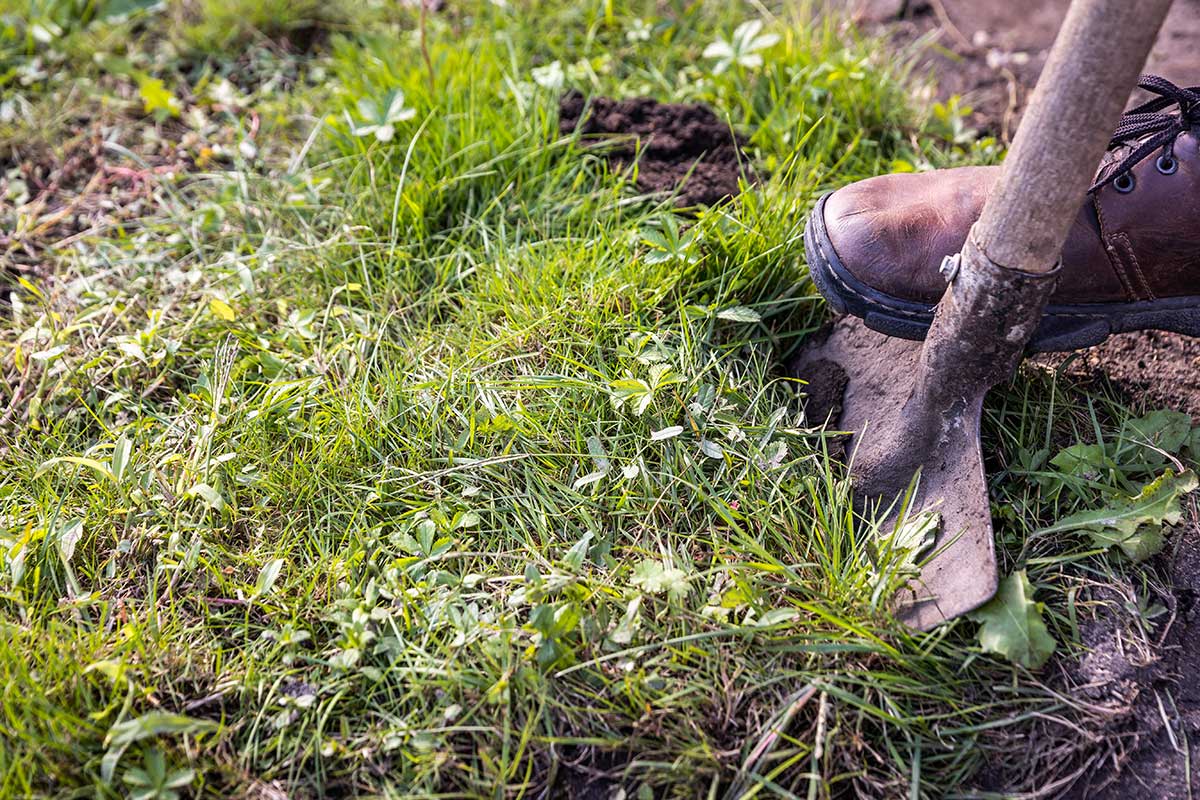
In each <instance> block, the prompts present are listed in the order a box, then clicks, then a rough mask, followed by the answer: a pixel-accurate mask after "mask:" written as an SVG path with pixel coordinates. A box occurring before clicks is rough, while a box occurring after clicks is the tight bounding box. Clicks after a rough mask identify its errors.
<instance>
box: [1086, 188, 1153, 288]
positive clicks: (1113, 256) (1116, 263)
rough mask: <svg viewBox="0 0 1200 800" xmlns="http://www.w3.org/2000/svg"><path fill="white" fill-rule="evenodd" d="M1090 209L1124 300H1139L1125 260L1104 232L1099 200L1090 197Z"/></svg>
mask: <svg viewBox="0 0 1200 800" xmlns="http://www.w3.org/2000/svg"><path fill="white" fill-rule="evenodd" d="M1092 207H1093V208H1094V209H1095V210H1096V221H1097V222H1098V223H1099V224H1100V243H1101V244H1102V245H1103V246H1104V254H1105V255H1106V256H1108V265H1109V267H1111V268H1112V271H1113V274H1115V275H1116V276H1117V280H1118V281H1120V282H1121V288H1122V289H1124V290H1125V299H1126V300H1130V301H1133V300H1141V299H1142V298H1141V297H1140V296H1139V295H1138V292H1137V291H1136V290H1135V289H1134V288H1133V281H1132V280H1130V277H1129V272H1128V268H1127V267H1126V266H1125V260H1124V259H1123V258H1121V254H1120V253H1118V252H1117V251H1116V250H1115V249H1114V248H1113V246H1112V239H1113V237H1111V236H1109V235H1108V233H1107V232H1106V229H1107V228H1108V226H1107V225H1106V224H1105V222H1104V208H1103V206H1101V205H1100V198H1099V197H1097V196H1096V195H1094V194H1093V195H1092Z"/></svg>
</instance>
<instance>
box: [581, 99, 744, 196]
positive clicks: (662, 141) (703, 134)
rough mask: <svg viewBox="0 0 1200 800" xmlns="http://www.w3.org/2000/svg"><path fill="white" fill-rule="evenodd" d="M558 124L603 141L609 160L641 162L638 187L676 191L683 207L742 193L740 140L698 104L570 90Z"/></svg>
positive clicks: (619, 163) (648, 190)
mask: <svg viewBox="0 0 1200 800" xmlns="http://www.w3.org/2000/svg"><path fill="white" fill-rule="evenodd" d="M558 124H559V129H560V130H561V132H562V133H563V134H564V135H566V134H570V133H573V132H575V131H576V130H578V131H579V133H581V134H583V135H584V136H585V137H587V138H588V139H589V140H592V141H594V142H596V143H597V144H598V145H603V153H604V156H605V157H606V158H607V159H608V160H609V163H610V164H612V165H614V166H615V167H618V168H624V167H627V166H629V165H631V164H633V163H634V161H637V186H638V189H639V190H641V191H643V192H646V193H647V194H659V193H662V194H670V193H672V192H676V193H677V194H676V203H677V205H679V206H680V207H686V206H696V205H712V204H714V203H717V202H720V201H721V200H724V199H725V198H727V197H732V196H734V195H736V194H737V193H738V177H739V175H741V174H742V164H743V163H745V161H746V159H744V158H743V157H742V156H741V146H742V142H741V141H740V140H739V138H738V137H737V136H736V135H735V134H734V133H733V132H732V131H731V130H730V129H729V125H728V124H726V123H725V122H723V121H721V119H720V118H719V117H718V116H717V115H716V114H714V113H713V112H712V110H711V109H708V108H706V107H705V106H703V105H701V104H699V103H686V104H676V103H659V102H657V101H656V100H652V99H651V98H649V97H635V98H632V99H628V100H614V99H612V98H608V97H592V98H585V97H584V96H583V95H582V94H580V93H579V92H577V91H571V92H568V93H567V94H566V95H564V96H563V98H562V100H561V102H560V103H559V123H558Z"/></svg>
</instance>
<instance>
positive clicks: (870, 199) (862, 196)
mask: <svg viewBox="0 0 1200 800" xmlns="http://www.w3.org/2000/svg"><path fill="white" fill-rule="evenodd" d="M994 169H995V168H989V167H964V168H960V169H954V170H943V171H940V172H929V173H901V174H896V175H881V176H879V177H876V178H869V179H867V180H864V181H859V182H858V183H854V184H850V185H849V186H845V187H842V188H841V189H838V190H837V191H836V192H834V193H833V194H831V195H829V196H828V198H826V201H825V204H824V227H825V231H826V236H827V239H828V245H829V247H830V248H831V249H832V251H833V253H834V254H836V257H837V260H838V261H839V262H840V266H841V267H842V269H843V270H844V271H845V272H848V273H849V274H850V275H851V276H853V278H854V279H855V280H857V281H858V282H859V283H861V284H864V285H865V286H868V287H870V288H871V289H873V290H874V291H875V292H877V293H881V294H884V295H887V296H889V297H892V298H895V299H898V300H904V301H908V302H916V303H929V304H933V303H936V302H937V301H938V299H939V298H940V297H941V296H942V293H943V292H944V290H945V287H946V284H945V281H944V279H943V278H942V276H941V273H940V271H939V267H940V266H941V263H942V259H943V258H944V257H945V256H948V255H952V254H954V253H957V252H958V251H959V250H960V249H962V245H963V243H964V242H965V241H966V237H967V231H968V230H969V229H970V226H971V224H972V223H973V222H974V221H975V219H976V218H977V217H978V216H979V211H980V210H981V208H982V206H983V200H984V198H985V197H986V194H987V190H988V188H990V186H991V183H992V180H994Z"/></svg>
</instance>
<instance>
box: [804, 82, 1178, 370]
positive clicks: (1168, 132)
mask: <svg viewBox="0 0 1200 800" xmlns="http://www.w3.org/2000/svg"><path fill="white" fill-rule="evenodd" d="M1138 85H1139V86H1141V87H1142V88H1144V89H1147V90H1148V91H1150V92H1153V93H1155V94H1157V95H1159V97H1157V98H1156V99H1154V100H1151V101H1150V102H1148V103H1144V104H1142V105H1140V106H1138V107H1137V108H1134V109H1133V110H1131V111H1129V112H1127V113H1126V114H1125V115H1124V116H1123V117H1122V118H1121V123H1120V125H1119V126H1118V128H1117V131H1116V133H1115V134H1113V139H1112V142H1111V143H1110V145H1109V152H1108V155H1107V156H1106V157H1105V160H1104V163H1103V164H1102V165H1101V168H1100V171H1099V173H1098V177H1097V179H1096V182H1095V183H1094V184H1093V186H1092V188H1091V189H1090V190H1089V191H1088V197H1087V201H1086V202H1085V203H1084V204H1083V207H1082V208H1080V209H1079V215H1078V217H1076V219H1075V223H1074V225H1073V226H1072V227H1071V232H1070V235H1069V236H1068V238H1067V243H1066V245H1065V246H1064V248H1063V253H1062V257H1063V270H1062V273H1061V275H1060V277H1059V281H1058V286H1057V288H1056V289H1055V291H1054V294H1053V295H1052V296H1051V298H1050V303H1049V305H1048V306H1047V307H1046V313H1045V316H1044V317H1043V319H1042V323H1041V325H1040V327H1039V328H1038V330H1037V332H1036V333H1035V334H1034V336H1033V338H1032V340H1031V341H1030V345H1029V346H1030V349H1032V350H1042V351H1046V350H1075V349H1079V348H1082V347H1089V346H1091V345H1094V344H1097V343H1099V342H1101V341H1103V340H1104V339H1105V338H1107V337H1108V336H1109V334H1112V333H1119V332H1123V331H1132V330H1141V329H1144V328H1157V329H1160V330H1168V331H1176V332H1179V333H1185V334H1190V335H1193V336H1196V335H1200V87H1191V88H1188V89H1183V88H1180V87H1178V86H1175V85H1174V84H1172V83H1170V82H1169V81H1166V80H1163V79H1162V78H1158V77H1156V76H1152V75H1144V76H1142V79H1141V81H1140V82H1139V84H1138ZM1172 106H1174V107H1176V108H1175V109H1174V110H1172V111H1164V109H1168V108H1170V107H1172ZM998 176H999V167H961V168H958V169H947V170H939V171H936V172H925V173H904V174H898V175H883V176H880V177H877V178H870V179H868V180H864V181H860V182H858V183H854V184H851V185H849V186H846V187H843V188H841V189H838V190H837V191H836V192H832V193H830V194H827V195H825V196H824V197H822V198H821V199H820V200H819V201H818V202H817V206H816V208H815V209H814V210H813V213H812V216H811V217H810V218H809V221H808V226H807V228H806V231H805V251H806V253H807V255H808V265H809V272H810V274H811V275H812V279H813V283H815V284H816V286H817V288H818V289H819V290H820V292H821V294H822V295H824V296H825V298H826V299H827V300H828V301H829V304H830V305H831V306H833V308H834V309H836V310H837V311H839V312H841V313H845V314H852V315H854V316H857V317H861V318H862V319H863V321H864V322H865V323H866V324H867V326H868V327H870V328H873V329H875V330H877V331H881V332H883V333H886V334H890V335H892V336H900V337H903V338H906V339H923V338H925V332H926V331H927V330H928V328H929V323H930V322H931V320H932V319H933V311H934V306H935V305H936V304H937V302H938V300H939V299H940V298H941V296H942V294H943V292H944V291H945V289H946V278H945V277H943V275H942V273H941V267H942V263H943V260H944V259H945V258H946V257H947V256H950V255H953V254H955V253H957V252H958V251H959V250H960V249H962V246H963V243H964V242H965V241H966V238H967V231H968V230H969V229H970V227H971V225H972V224H974V222H975V220H976V219H977V218H978V217H979V213H980V212H981V211H982V210H983V203H984V200H985V199H986V198H987V194H988V191H989V190H990V189H991V186H992V183H993V182H994V181H995V180H996V178H997V177H998Z"/></svg>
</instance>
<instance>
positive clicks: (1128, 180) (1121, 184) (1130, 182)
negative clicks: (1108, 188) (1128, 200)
mask: <svg viewBox="0 0 1200 800" xmlns="http://www.w3.org/2000/svg"><path fill="white" fill-rule="evenodd" d="M1112 185H1113V188H1114V189H1116V190H1117V191H1118V192H1120V193H1121V194H1129V193H1130V192H1132V191H1133V187H1134V186H1135V185H1136V182H1135V181H1134V179H1133V176H1132V175H1130V174H1129V173H1128V172H1122V173H1121V174H1120V175H1118V176H1117V177H1116V180H1114V181H1113V184H1112Z"/></svg>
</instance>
